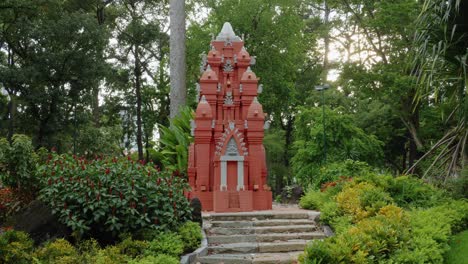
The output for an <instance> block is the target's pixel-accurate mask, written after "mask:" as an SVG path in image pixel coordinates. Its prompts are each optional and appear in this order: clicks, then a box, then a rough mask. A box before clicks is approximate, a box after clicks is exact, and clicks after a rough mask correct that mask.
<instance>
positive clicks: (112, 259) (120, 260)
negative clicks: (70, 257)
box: [84, 246, 131, 264]
mask: <svg viewBox="0 0 468 264" xmlns="http://www.w3.org/2000/svg"><path fill="white" fill-rule="evenodd" d="M88 260H89V262H84V263H89V264H108V263H113V264H124V263H128V262H129V261H130V260H131V258H130V257H128V256H126V255H123V254H121V253H120V249H119V248H118V247H115V246H108V247H106V248H105V249H101V250H99V251H98V252H97V254H95V255H92V256H90V257H89V259H88Z"/></svg>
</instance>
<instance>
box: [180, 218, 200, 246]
mask: <svg viewBox="0 0 468 264" xmlns="http://www.w3.org/2000/svg"><path fill="white" fill-rule="evenodd" d="M178 233H179V235H180V237H181V238H182V240H183V242H184V252H192V251H194V250H196V249H197V248H198V247H199V246H200V245H201V240H202V233H201V228H200V225H199V224H198V223H194V222H191V221H188V222H186V223H184V224H183V225H182V226H181V227H179V230H178Z"/></svg>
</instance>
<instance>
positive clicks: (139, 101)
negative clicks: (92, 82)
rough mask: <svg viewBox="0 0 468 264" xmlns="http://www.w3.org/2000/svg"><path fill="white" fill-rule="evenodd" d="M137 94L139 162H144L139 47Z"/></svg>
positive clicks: (136, 52)
mask: <svg viewBox="0 0 468 264" xmlns="http://www.w3.org/2000/svg"><path fill="white" fill-rule="evenodd" d="M134 72H135V93H136V100H137V102H136V103H137V109H136V114H137V135H136V139H137V147H138V160H143V158H144V157H143V142H142V129H141V65H140V55H139V47H138V45H136V46H135V70H134Z"/></svg>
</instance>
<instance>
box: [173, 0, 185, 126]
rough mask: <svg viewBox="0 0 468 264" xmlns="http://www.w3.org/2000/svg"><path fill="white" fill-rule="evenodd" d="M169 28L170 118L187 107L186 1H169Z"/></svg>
mask: <svg viewBox="0 0 468 264" xmlns="http://www.w3.org/2000/svg"><path fill="white" fill-rule="evenodd" d="M169 5H170V7H169V19H170V22H169V28H170V30H171V35H170V40H169V61H170V66H169V67H170V77H171V91H170V101H171V102H170V118H171V119H172V118H174V117H175V116H177V114H178V113H179V110H180V107H181V106H183V105H185V103H186V100H187V91H186V88H185V78H186V65H185V1H181V0H170V1H169Z"/></svg>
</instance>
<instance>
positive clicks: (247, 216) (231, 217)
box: [203, 212, 319, 221]
mask: <svg viewBox="0 0 468 264" xmlns="http://www.w3.org/2000/svg"><path fill="white" fill-rule="evenodd" d="M318 214H319V213H318V212H243V213H212V214H204V215H203V220H204V221H210V220H211V221H257V220H268V219H309V218H311V219H314V218H315V216H317V215H318Z"/></svg>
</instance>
